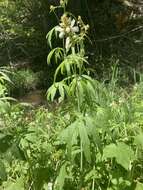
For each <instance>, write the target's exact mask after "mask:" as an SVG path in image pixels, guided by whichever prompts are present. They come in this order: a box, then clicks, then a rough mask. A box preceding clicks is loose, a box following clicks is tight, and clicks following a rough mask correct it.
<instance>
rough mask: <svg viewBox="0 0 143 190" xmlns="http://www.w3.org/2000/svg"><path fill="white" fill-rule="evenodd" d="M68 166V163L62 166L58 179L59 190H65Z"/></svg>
mask: <svg viewBox="0 0 143 190" xmlns="http://www.w3.org/2000/svg"><path fill="white" fill-rule="evenodd" d="M66 166H67V163H65V164H63V165H62V167H61V169H60V173H59V175H58V177H57V179H56V186H57V187H58V190H63V186H64V182H65V178H66V176H67V171H66Z"/></svg>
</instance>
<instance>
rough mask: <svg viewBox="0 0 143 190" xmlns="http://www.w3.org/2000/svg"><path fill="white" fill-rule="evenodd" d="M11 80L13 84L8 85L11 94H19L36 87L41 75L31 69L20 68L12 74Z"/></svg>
mask: <svg viewBox="0 0 143 190" xmlns="http://www.w3.org/2000/svg"><path fill="white" fill-rule="evenodd" d="M11 80H12V82H13V85H9V86H8V88H9V91H10V94H12V95H14V96H19V95H24V94H25V93H26V92H28V91H30V90H34V89H36V87H37V85H38V82H39V76H38V75H37V74H36V73H34V72H33V71H31V70H18V71H16V72H14V73H13V74H12V76H11Z"/></svg>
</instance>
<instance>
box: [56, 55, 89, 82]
mask: <svg viewBox="0 0 143 190" xmlns="http://www.w3.org/2000/svg"><path fill="white" fill-rule="evenodd" d="M83 63H86V64H88V62H87V60H86V59H85V58H84V57H82V56H80V54H74V55H68V56H67V57H66V58H65V59H64V60H63V62H61V64H60V65H59V66H58V68H57V69H56V71H55V75H54V81H56V78H57V75H58V73H59V72H60V74H62V75H63V74H65V73H66V74H67V75H68V76H71V75H73V74H74V73H73V68H78V69H79V70H81V68H82V64H83Z"/></svg>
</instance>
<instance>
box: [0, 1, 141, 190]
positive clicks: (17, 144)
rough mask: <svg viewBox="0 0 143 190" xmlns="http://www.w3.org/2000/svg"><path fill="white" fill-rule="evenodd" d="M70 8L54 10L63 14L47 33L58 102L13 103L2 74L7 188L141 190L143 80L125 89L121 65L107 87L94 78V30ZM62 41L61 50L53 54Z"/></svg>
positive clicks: (2, 159) (0, 169)
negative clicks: (89, 44) (89, 48)
mask: <svg viewBox="0 0 143 190" xmlns="http://www.w3.org/2000/svg"><path fill="white" fill-rule="evenodd" d="M67 4H68V1H60V5H59V6H58V7H54V6H51V11H54V13H56V12H55V11H56V10H57V9H60V10H61V11H63V15H62V16H61V18H60V20H59V24H58V25H57V26H55V27H54V28H53V29H52V30H51V31H50V32H49V33H48V34H47V40H48V42H49V45H50V47H51V48H52V50H51V52H50V53H49V54H48V57H47V61H48V64H53V63H56V64H57V69H56V71H55V75H54V81H53V84H52V86H51V87H50V88H49V89H48V91H47V99H48V100H50V101H53V103H51V104H50V106H41V107H33V106H32V105H31V106H30V105H26V104H25V105H24V104H19V103H16V102H13V103H11V104H10V103H9V102H8V98H7V88H6V84H5V80H9V78H7V75H6V74H5V72H4V71H3V72H0V102H2V103H3V104H1V107H0V108H4V109H3V111H0V189H4V190H47V189H48V190H142V189H143V166H142V165H143V159H142V156H143V117H142V116H143V111H142V110H143V81H142V77H140V80H139V82H138V83H136V84H135V85H133V86H132V87H130V89H126V88H122V87H121V86H120V85H119V82H118V77H119V76H118V75H119V72H118V68H117V66H116V65H115V66H113V73H112V74H111V75H110V80H109V81H108V83H107V82H106V81H105V82H99V81H97V80H95V79H93V78H91V77H90V73H91V71H90V69H88V58H87V56H86V52H85V42H86V40H88V30H89V26H88V24H85V23H84V22H83V20H82V18H81V17H80V16H79V17H78V18H76V17H75V16H74V15H72V14H71V13H69V12H67V11H66V7H67ZM55 39H57V40H60V42H61V44H62V45H61V46H59V47H57V46H56V48H54V47H53V43H52V42H53V41H54V43H55ZM60 42H59V44H60ZM55 99H57V100H56V101H57V103H55ZM5 105H8V106H5ZM52 107H53V108H52Z"/></svg>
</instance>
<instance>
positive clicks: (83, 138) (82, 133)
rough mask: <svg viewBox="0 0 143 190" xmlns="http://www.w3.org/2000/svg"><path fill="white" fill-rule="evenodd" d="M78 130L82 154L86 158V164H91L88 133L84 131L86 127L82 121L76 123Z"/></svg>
mask: <svg viewBox="0 0 143 190" xmlns="http://www.w3.org/2000/svg"><path fill="white" fill-rule="evenodd" d="M78 129H79V136H80V140H81V143H82V145H83V147H82V148H83V152H84V155H85V158H86V161H87V162H89V163H90V162H91V154H90V140H89V137H88V132H87V129H86V125H85V124H84V122H83V121H79V123H78Z"/></svg>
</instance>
